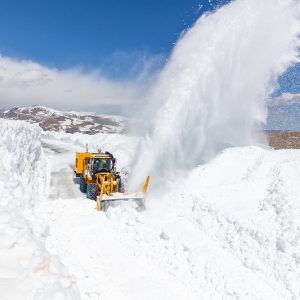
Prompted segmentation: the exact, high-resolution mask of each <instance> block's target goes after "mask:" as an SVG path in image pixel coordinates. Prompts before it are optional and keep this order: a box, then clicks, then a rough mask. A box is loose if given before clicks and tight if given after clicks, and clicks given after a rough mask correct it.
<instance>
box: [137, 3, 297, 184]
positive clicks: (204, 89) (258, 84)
mask: <svg viewBox="0 0 300 300" xmlns="http://www.w3.org/2000/svg"><path fill="white" fill-rule="evenodd" d="M299 11H300V10H299V2H298V1H294V0H263V1H262V0H237V1H234V2H232V3H230V4H228V5H226V6H224V7H222V8H220V9H219V10H218V11H216V12H214V13H213V14H207V15H205V16H203V17H201V18H200V19H199V20H198V21H197V22H196V24H195V25H194V26H193V27H192V28H191V29H190V30H189V31H187V32H186V33H185V34H184V35H183V36H182V38H181V39H180V40H179V41H178V43H177V45H176V47H175V49H174V51H173V53H172V56H171V58H170V60H169V62H168V64H167V65H166V67H165V68H164V70H163V71H162V72H161V74H160V76H159V79H158V81H157V83H156V84H155V86H154V87H153V89H152V92H151V94H150V96H149V103H151V105H149V107H148V109H147V111H146V113H145V114H144V117H145V116H147V117H146V118H145V119H144V122H145V123H147V121H146V120H149V122H148V123H149V124H150V126H149V128H148V129H147V134H146V137H145V138H144V140H143V142H142V143H141V145H140V148H139V150H138V159H137V161H136V164H135V165H134V166H133V172H132V174H138V178H132V180H131V187H132V189H134V188H136V187H137V186H138V185H139V181H140V180H141V179H142V178H145V177H146V175H148V174H149V175H152V179H154V181H156V180H157V181H158V180H161V179H162V178H163V179H166V178H167V177H168V176H169V175H170V174H175V172H174V171H179V170H187V169H189V168H192V167H194V166H196V165H197V164H199V163H202V162H205V161H206V160H207V159H209V158H211V157H212V156H213V155H215V154H216V153H217V151H219V149H220V147H224V145H235V146H243V145H249V144H252V143H254V141H255V139H254V138H255V136H254V135H255V134H254V133H255V128H257V125H258V124H259V123H262V122H264V121H265V119H266V109H265V104H264V100H263V99H265V97H266V96H267V95H268V94H269V93H270V92H271V91H272V89H274V87H275V81H276V79H277V78H278V76H279V75H280V74H282V73H283V72H284V71H285V70H286V69H287V68H288V67H290V66H291V65H292V64H294V63H295V62H296V61H297V59H298V53H297V49H298V48H297V47H298V46H299V38H298V36H299V29H300V21H299V15H298V14H299ZM155 174H158V176H157V177H155ZM152 186H155V187H156V186H158V185H157V184H156V183H155V182H152Z"/></svg>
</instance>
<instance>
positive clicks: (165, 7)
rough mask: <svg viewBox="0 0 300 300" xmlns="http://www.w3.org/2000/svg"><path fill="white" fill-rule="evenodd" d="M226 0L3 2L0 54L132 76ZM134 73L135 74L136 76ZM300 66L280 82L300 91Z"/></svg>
mask: <svg viewBox="0 0 300 300" xmlns="http://www.w3.org/2000/svg"><path fill="white" fill-rule="evenodd" d="M228 1H229V0H211V1H209V0H142V1H141V0H139V1H138V0H127V1H120V0H119V1H117V0H106V1H104V0H98V1H97V0H74V1H71V0H52V1H50V0H44V1H42V0H26V1H24V0H18V1H17V0H1V1H0V53H1V54H3V55H6V56H9V57H13V58H20V59H30V60H33V61H36V62H38V63H41V64H43V65H46V66H50V67H55V68H58V69H65V68H71V67H74V66H81V67H82V68H83V69H87V70H90V69H102V70H103V73H104V74H105V75H107V76H108V77H110V78H112V79H120V78H122V79H123V78H126V77H130V76H131V75H133V76H134V75H135V74H136V72H138V71H139V65H140V64H141V59H142V60H147V59H151V60H152V64H153V66H154V67H159V66H161V65H163V63H164V61H165V59H166V58H167V57H168V55H169V53H170V51H171V50H172V47H173V46H174V43H175V42H176V40H177V39H178V37H179V35H180V33H181V32H182V31H184V30H185V29H187V28H188V27H190V26H191V25H192V24H193V23H194V22H195V20H196V19H197V18H198V17H199V16H200V15H201V14H202V13H203V12H205V11H207V10H211V9H213V8H214V7H216V6H217V5H221V4H224V3H226V2H228ZM135 71H136V72H135ZM299 74H300V67H296V68H294V69H293V70H291V71H290V72H289V73H288V74H287V75H285V76H283V78H282V79H281V80H280V82H281V90H282V91H292V92H294V93H299V92H300V85H299Z"/></svg>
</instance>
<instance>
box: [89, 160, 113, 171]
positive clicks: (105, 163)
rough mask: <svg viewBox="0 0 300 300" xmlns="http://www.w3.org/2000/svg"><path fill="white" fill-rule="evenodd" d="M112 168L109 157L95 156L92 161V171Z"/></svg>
mask: <svg viewBox="0 0 300 300" xmlns="http://www.w3.org/2000/svg"><path fill="white" fill-rule="evenodd" d="M112 168H113V163H112V159H111V158H97V159H94V163H93V173H94V174H95V173H99V172H105V171H106V172H110V171H111V170H112Z"/></svg>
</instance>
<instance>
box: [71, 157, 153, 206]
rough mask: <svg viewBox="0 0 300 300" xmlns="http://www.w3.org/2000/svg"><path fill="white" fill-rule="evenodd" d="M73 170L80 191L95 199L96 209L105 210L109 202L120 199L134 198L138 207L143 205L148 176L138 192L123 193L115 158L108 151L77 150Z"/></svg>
mask: <svg viewBox="0 0 300 300" xmlns="http://www.w3.org/2000/svg"><path fill="white" fill-rule="evenodd" d="M74 172H75V174H76V176H77V177H80V178H79V184H80V191H81V192H83V193H86V195H87V198H89V199H92V200H96V201H97V210H106V209H107V207H108V205H109V204H111V203H112V202H116V201H121V200H134V201H135V202H136V203H138V205H139V206H140V207H143V206H144V200H145V194H146V191H147V188H148V183H149V179H150V178H149V177H148V178H147V179H146V182H145V184H144V186H143V187H142V189H141V191H140V192H138V193H134V194H128V193H123V187H122V183H121V176H120V173H119V172H117V171H116V159H115V158H114V156H113V155H112V154H111V153H109V152H101V151H99V152H97V153H90V152H77V153H76V162H75V170H74Z"/></svg>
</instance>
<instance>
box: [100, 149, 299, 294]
mask: <svg viewBox="0 0 300 300" xmlns="http://www.w3.org/2000/svg"><path fill="white" fill-rule="evenodd" d="M182 175H183V177H182V178H180V180H178V182H174V183H173V190H171V191H170V192H167V193H166V194H165V195H163V196H160V197H157V198H148V200H147V203H146V204H147V210H146V211H145V212H144V213H136V212H134V211H133V210H131V209H130V208H126V207H125V206H121V207H118V208H115V209H110V210H109V211H108V213H107V217H108V223H110V224H106V225H105V226H108V227H110V226H112V227H113V229H111V230H112V232H118V239H120V240H121V243H123V244H124V245H125V246H124V247H127V248H128V249H130V251H131V255H132V256H133V257H134V258H135V259H136V261H137V263H141V262H142V264H143V265H144V266H146V265H148V266H149V265H152V266H153V270H155V269H157V268H158V269H159V270H161V271H163V272H165V273H167V274H169V275H170V278H173V279H174V278H176V279H177V280H178V281H179V282H180V284H181V285H183V286H184V287H185V289H186V291H189V292H190V293H191V294H192V295H193V296H191V298H190V299H194V298H195V299H197V298H198V299H200V298H202V299H224V298H226V299H227V298H228V299H298V298H299V297H300V288H299V287H300V278H299V273H300V259H299V258H300V257H299V254H300V200H299V194H300V185H299V180H300V152H299V151H297V150H285V151H271V150H265V149H262V148H258V147H245V148H231V149H227V150H226V151H224V152H223V153H221V154H220V155H219V156H218V157H217V158H216V159H214V160H213V161H212V162H210V163H208V164H206V165H203V166H199V167H198V168H196V169H194V170H193V171H192V172H191V173H190V174H188V175H187V174H182ZM185 176H186V177H185ZM183 178H185V179H183ZM107 230H108V229H107ZM145 269H146V267H145Z"/></svg>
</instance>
